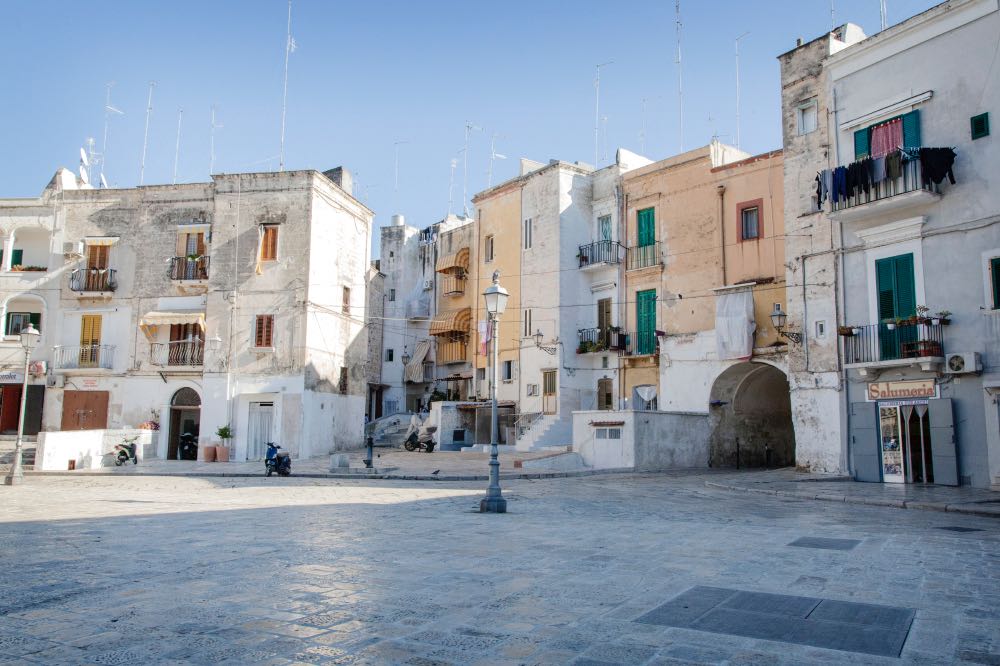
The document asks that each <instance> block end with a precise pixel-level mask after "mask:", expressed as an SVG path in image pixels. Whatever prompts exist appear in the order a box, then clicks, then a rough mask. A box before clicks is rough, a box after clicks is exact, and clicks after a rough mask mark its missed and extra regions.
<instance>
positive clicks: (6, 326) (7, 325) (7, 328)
mask: <svg viewBox="0 0 1000 666" xmlns="http://www.w3.org/2000/svg"><path fill="white" fill-rule="evenodd" d="M13 315H14V313H13V312H8V313H7V321H5V322H4V326H3V333H4V335H13V334H12V333H11V332H10V318H11V317H12V316H13Z"/></svg>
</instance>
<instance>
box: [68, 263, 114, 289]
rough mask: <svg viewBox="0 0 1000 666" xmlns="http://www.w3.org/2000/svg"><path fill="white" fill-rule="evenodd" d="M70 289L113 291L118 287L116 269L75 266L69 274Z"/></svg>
mask: <svg viewBox="0 0 1000 666" xmlns="http://www.w3.org/2000/svg"><path fill="white" fill-rule="evenodd" d="M69 288H70V290H71V291H76V292H84V291H114V290H115V289H117V288H118V271H116V270H115V269H114V268H77V269H76V270H74V271H73V272H71V273H70V274H69Z"/></svg>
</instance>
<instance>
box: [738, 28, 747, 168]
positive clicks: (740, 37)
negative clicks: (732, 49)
mask: <svg viewBox="0 0 1000 666" xmlns="http://www.w3.org/2000/svg"><path fill="white" fill-rule="evenodd" d="M749 34H750V33H749V32H744V33H743V34H742V35H740V36H739V37H737V38H736V148H737V149H739V147H740V40H741V39H743V38H744V37H746V36H747V35H749Z"/></svg>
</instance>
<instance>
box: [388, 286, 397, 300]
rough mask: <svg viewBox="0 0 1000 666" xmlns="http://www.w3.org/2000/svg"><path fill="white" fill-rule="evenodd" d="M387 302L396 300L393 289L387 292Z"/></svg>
mask: <svg viewBox="0 0 1000 666" xmlns="http://www.w3.org/2000/svg"><path fill="white" fill-rule="evenodd" d="M389 300H390V301H395V300H396V290H395V289H390V290H389Z"/></svg>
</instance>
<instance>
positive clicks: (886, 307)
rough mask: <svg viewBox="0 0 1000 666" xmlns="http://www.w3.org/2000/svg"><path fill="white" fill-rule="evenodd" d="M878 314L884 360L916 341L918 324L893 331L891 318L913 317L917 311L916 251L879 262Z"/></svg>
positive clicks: (877, 271) (879, 343) (879, 338)
mask: <svg viewBox="0 0 1000 666" xmlns="http://www.w3.org/2000/svg"><path fill="white" fill-rule="evenodd" d="M875 280H876V292H877V296H878V301H877V303H878V318H879V321H880V322H882V326H881V327H880V334H879V336H878V345H879V351H880V354H881V360H893V359H898V358H900V357H901V353H902V352H904V351H905V350H906V345H907V344H910V343H913V342H916V333H917V331H916V329H917V327H916V326H907V327H905V328H902V329H898V330H894V331H892V332H890V331H889V330H888V327H887V326H886V323H887V320H891V319H898V318H901V317H911V316H913V315H915V314H916V313H917V297H916V286H915V283H914V279H913V255H912V254H901V255H899V256H896V257H887V258H885V259H879V260H877V261H876V262H875Z"/></svg>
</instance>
